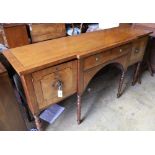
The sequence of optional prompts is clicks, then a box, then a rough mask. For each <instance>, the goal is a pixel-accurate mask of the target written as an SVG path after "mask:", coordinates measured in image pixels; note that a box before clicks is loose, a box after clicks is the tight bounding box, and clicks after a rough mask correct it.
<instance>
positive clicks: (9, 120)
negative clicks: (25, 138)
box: [0, 63, 27, 131]
mask: <svg viewBox="0 0 155 155" xmlns="http://www.w3.org/2000/svg"><path fill="white" fill-rule="evenodd" d="M0 130H1V131H2V130H3V131H8V130H9V131H11V130H15V131H16V130H27V128H26V125H25V122H24V119H23V118H22V115H21V112H20V109H19V105H18V103H17V101H16V97H15V94H14V91H13V88H12V85H11V83H10V80H9V77H8V74H7V71H6V70H5V68H4V67H3V65H2V64H1V63H0Z"/></svg>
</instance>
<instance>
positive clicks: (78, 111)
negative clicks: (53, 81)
mask: <svg viewBox="0 0 155 155" xmlns="http://www.w3.org/2000/svg"><path fill="white" fill-rule="evenodd" d="M77 123H78V124H80V123H81V95H77Z"/></svg>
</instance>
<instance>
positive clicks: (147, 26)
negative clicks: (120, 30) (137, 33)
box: [132, 23, 155, 76]
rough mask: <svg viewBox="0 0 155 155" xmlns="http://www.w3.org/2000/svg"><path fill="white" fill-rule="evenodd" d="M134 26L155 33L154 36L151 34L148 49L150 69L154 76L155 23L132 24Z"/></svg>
mask: <svg viewBox="0 0 155 155" xmlns="http://www.w3.org/2000/svg"><path fill="white" fill-rule="evenodd" d="M132 26H133V27H135V28H139V29H143V30H150V31H152V32H153V33H152V34H150V38H149V43H148V47H147V50H148V52H147V53H148V54H147V55H146V59H147V60H146V61H147V65H148V69H149V71H150V73H151V75H152V76H153V72H154V73H155V23H134V24H132Z"/></svg>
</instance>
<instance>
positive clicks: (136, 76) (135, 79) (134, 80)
mask: <svg viewBox="0 0 155 155" xmlns="http://www.w3.org/2000/svg"><path fill="white" fill-rule="evenodd" d="M140 65H141V62H138V64H137V67H136V71H135V73H134V76H133V81H132V85H133V86H134V85H135V83H136V82H137V80H138V82H139V83H141V81H140Z"/></svg>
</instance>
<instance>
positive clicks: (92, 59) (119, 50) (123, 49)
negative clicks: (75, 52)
mask: <svg viewBox="0 0 155 155" xmlns="http://www.w3.org/2000/svg"><path fill="white" fill-rule="evenodd" d="M130 51H131V44H126V45H122V46H119V47H116V48H113V49H112V50H107V51H103V52H101V53H99V54H95V55H92V56H89V57H87V58H85V59H84V70H87V69H90V68H93V67H95V66H98V65H100V64H103V63H106V62H108V61H111V60H113V59H116V58H118V57H120V56H122V55H125V54H126V53H128V52H130Z"/></svg>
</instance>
